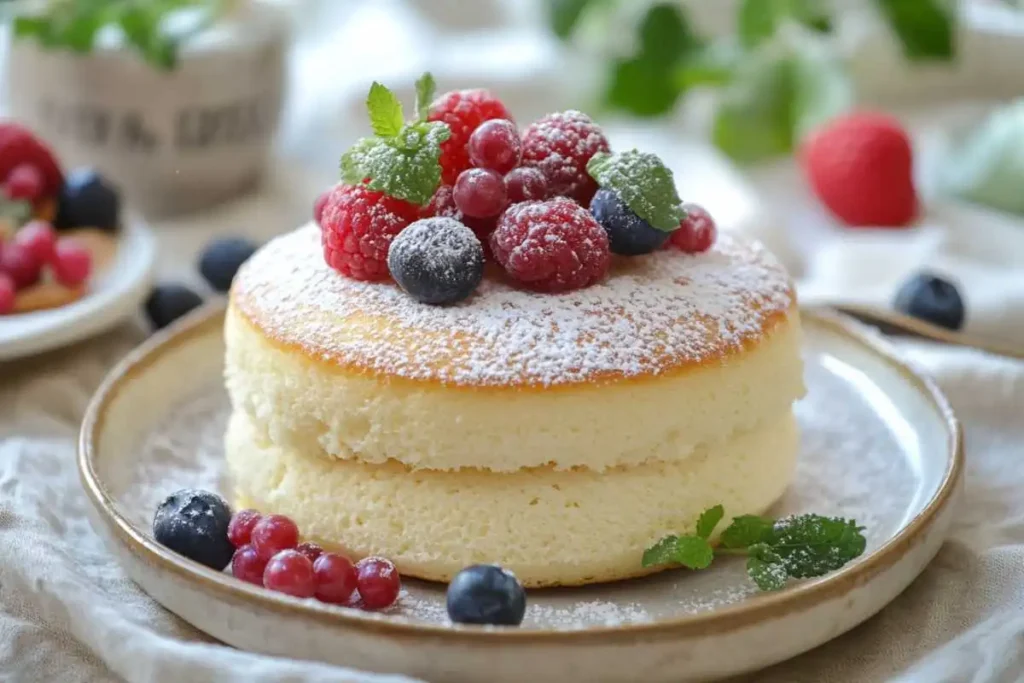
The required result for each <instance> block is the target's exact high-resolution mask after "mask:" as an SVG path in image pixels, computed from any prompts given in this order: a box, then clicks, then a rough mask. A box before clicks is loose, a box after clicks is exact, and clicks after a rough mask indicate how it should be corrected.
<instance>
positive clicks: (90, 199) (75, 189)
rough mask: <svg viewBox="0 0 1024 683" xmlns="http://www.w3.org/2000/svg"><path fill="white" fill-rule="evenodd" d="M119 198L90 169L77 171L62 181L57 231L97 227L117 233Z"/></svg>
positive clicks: (56, 220) (99, 176) (55, 224)
mask: <svg viewBox="0 0 1024 683" xmlns="http://www.w3.org/2000/svg"><path fill="white" fill-rule="evenodd" d="M120 215H121V197H120V195H119V194H118V192H117V189H116V188H115V187H114V186H113V185H111V184H110V183H109V182H108V181H107V180H106V179H105V178H103V176H101V175H100V174H99V173H98V172H96V171H95V170H94V169H91V168H78V169H75V170H74V171H71V173H69V174H68V175H67V177H66V178H65V179H64V186H63V187H61V189H60V194H59V195H58V196H57V217H56V218H55V219H54V221H53V224H54V227H56V228H57V229H58V230H65V229H68V228H99V229H101V230H110V231H113V230H117V227H118V225H119V224H120V221H121V217H120Z"/></svg>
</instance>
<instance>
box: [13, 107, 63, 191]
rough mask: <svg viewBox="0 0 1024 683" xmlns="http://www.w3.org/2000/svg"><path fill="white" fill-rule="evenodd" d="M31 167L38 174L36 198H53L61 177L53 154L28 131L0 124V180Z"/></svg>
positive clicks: (15, 125)
mask: <svg viewBox="0 0 1024 683" xmlns="http://www.w3.org/2000/svg"><path fill="white" fill-rule="evenodd" d="M23 164H27V165H29V166H34V167H35V168H36V170H38V171H39V173H40V174H41V175H42V179H43V186H42V191H41V193H40V196H43V197H55V196H57V193H58V192H59V191H60V188H61V185H63V184H64V174H63V173H62V172H61V170H60V165H59V164H58V163H57V160H56V159H55V158H54V156H53V153H52V152H50V150H49V148H47V147H46V145H44V144H43V143H42V142H41V141H40V140H39V139H38V138H37V137H36V136H35V135H33V134H32V132H31V131H30V130H28V129H27V128H25V127H24V126H20V125H18V124H16V123H10V122H4V123H0V181H3V182H6V181H7V179H8V178H9V177H10V176H11V172H12V171H14V169H16V168H17V167H18V166H21V165H23Z"/></svg>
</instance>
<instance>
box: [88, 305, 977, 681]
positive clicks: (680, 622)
mask: <svg viewBox="0 0 1024 683" xmlns="http://www.w3.org/2000/svg"><path fill="white" fill-rule="evenodd" d="M222 322H223V311H222V310H219V309H213V310H209V309H207V310H204V311H200V312H197V313H196V314H194V315H192V316H190V317H189V318H187V319H185V320H183V321H181V322H180V323H179V324H178V325H176V326H174V327H172V328H171V329H170V330H168V331H167V332H165V333H163V334H161V335H159V336H157V337H154V338H153V339H152V340H150V341H149V342H147V344H146V345H144V346H143V347H142V348H140V349H138V350H137V351H136V352H135V353H133V354H132V355H131V356H130V357H129V358H127V359H126V360H125V361H124V362H123V363H122V364H121V365H120V366H119V367H118V368H117V369H116V370H115V371H114V372H113V373H112V374H111V376H110V377H109V378H108V380H107V381H106V382H105V383H104V385H103V386H102V388H101V389H100V391H99V392H98V394H97V396H96V397H95V399H94V400H93V403H92V406H91V408H90V410H89V413H88V415H87V417H86V420H85V423H84V425H83V430H82V439H81V449H80V456H79V466H80V468H81V474H82V478H83V484H84V486H85V489H86V491H87V493H88V495H89V498H90V500H91V502H92V508H91V512H92V522H93V525H94V526H95V528H96V529H97V531H98V532H99V533H100V534H101V535H102V536H103V537H104V539H105V540H106V542H107V543H108V545H109V547H110V549H111V551H112V552H114V553H116V554H117V556H118V557H119V559H120V560H121V562H122V564H123V566H124V568H125V570H126V571H127V572H128V574H129V575H130V576H131V577H132V578H133V579H134V580H135V581H137V582H138V583H139V584H140V585H141V586H142V587H143V589H144V590H146V591H147V592H149V593H150V594H151V595H152V596H153V597H154V598H155V599H156V600H158V601H159V602H161V603H162V604H163V605H164V606H165V607H167V608H168V609H170V610H171V611H173V612H175V613H176V614H178V615H179V616H181V617H182V618H184V619H186V620H187V621H189V622H191V623H192V624H194V625H195V626H196V627H198V628H200V629H202V630H203V631H206V632H207V633H209V634H210V635H212V636H214V637H216V638H219V639H220V640H223V641H224V642H227V643H229V644H231V645H234V646H236V647H240V648H244V649H250V650H255V651H260V652H266V653H270V654H278V655H284V656H288V657H294V658H300V659H317V660H323V661H327V662H333V663H338V664H343V665H347V666H352V667H357V668H363V669H367V670H372V671H381V672H394V673H404V674H408V675H411V676H417V677H421V678H424V679H426V680H430V681H444V682H446V683H448V682H459V681H522V680H531V681H534V682H536V683H540V682H544V681H588V682H595V681H625V680H644V681H647V682H649V683H650V682H654V681H674V682H678V681H683V680H706V679H710V678H717V677H723V676H727V675H731V674H737V673H741V672H746V671H752V670H756V669H758V668H761V667H764V666H767V665H769V664H772V663H775V662H779V661H781V660H784V659H787V658H789V657H792V656H794V655H796V654H799V653H800V652H803V651H806V650H808V649H810V648H813V647H815V646H817V645H819V644H821V643H823V642H825V641H827V640H829V639H831V638H833V637H835V636H837V635H839V634H841V633H843V632H845V631H847V630H849V629H850V628H853V627H854V626H856V625H857V624H859V623H860V622H862V621H863V620H865V619H867V618H869V617H870V616H871V615H873V614H874V613H876V612H877V611H878V610H880V609H881V608H882V607H884V606H885V605H886V604H887V603H888V602H889V601H890V600H892V599H893V598H894V597H895V596H896V595H897V594H899V592H900V591H902V590H903V589H904V588H905V587H906V586H907V585H908V584H909V583H910V582H911V581H912V580H913V579H914V578H915V577H916V576H917V575H918V574H919V573H920V571H921V570H922V569H923V568H924V567H925V565H926V564H927V563H928V562H929V561H930V560H931V558H932V557H933V556H934V554H935V553H936V551H937V550H938V548H939V546H940V545H941V543H942V540H943V538H944V536H945V533H946V530H947V529H948V526H949V523H950V521H951V519H952V511H953V503H954V501H955V498H956V494H957V492H958V490H959V487H960V480H961V471H962V468H963V454H962V448H961V444H960V432H959V427H958V425H957V423H956V420H955V418H954V417H953V415H952V413H951V411H950V409H949V407H948V404H947V402H946V400H945V398H943V397H942V395H941V394H940V393H939V392H938V390H937V389H936V388H935V387H934V386H933V385H932V384H931V383H930V382H928V381H927V380H925V379H922V378H921V377H919V376H918V375H916V374H915V373H914V372H913V371H911V370H910V369H909V368H907V367H906V366H904V365H903V364H901V363H900V362H899V361H898V360H897V359H896V358H895V357H894V356H893V355H892V354H891V353H890V352H889V350H888V349H887V347H886V346H885V345H884V344H880V343H878V342H875V341H872V340H871V338H869V337H868V336H866V335H865V334H864V333H863V332H861V331H860V328H859V327H857V326H855V325H853V324H852V323H850V322H849V321H847V320H846V319H843V318H838V317H830V316H825V315H821V314H811V313H806V314H805V329H806V342H805V360H806V375H807V383H808V387H809V394H808V396H807V398H806V399H804V400H803V401H802V402H801V403H800V404H799V405H798V406H797V415H798V418H799V421H800V425H801V428H802V434H803V436H802V446H801V449H802V450H801V453H800V461H799V466H798V472H797V477H796V480H795V481H794V483H793V484H792V486H791V487H790V490H789V492H788V494H787V495H786V496H785V498H784V499H783V500H782V501H781V502H780V503H779V504H778V506H777V510H776V511H775V512H777V513H779V514H786V513H791V512H810V511H813V512H818V513H824V514H837V515H843V516H846V517H854V518H856V519H857V520H858V522H860V523H861V524H863V525H864V526H866V527H867V532H866V534H867V536H868V549H867V552H866V553H865V554H864V555H863V556H862V557H861V558H859V559H858V560H857V561H856V562H854V563H851V564H850V565H848V566H847V567H845V568H843V569H842V570H841V571H839V572H836V573H834V574H831V575H829V576H827V577H823V578H821V579H816V580H810V581H804V582H799V583H794V584H792V585H791V586H790V587H788V588H787V589H785V590H783V591H780V592H777V593H772V594H758V593H757V591H756V590H755V589H754V588H753V587H752V586H751V584H750V583H749V581H748V580H747V578H746V576H745V574H744V571H743V566H742V562H729V561H723V562H721V563H717V564H716V566H715V567H714V568H712V569H710V570H708V571H705V572H700V573H694V572H687V571H685V570H680V571H670V572H665V573H663V574H660V575H657V576H654V577H650V578H647V579H642V580H634V581H627V582H620V583H614V584H605V585H599V586H590V587H585V588H579V589H571V590H544V591H533V592H531V593H530V595H529V608H528V611H527V616H526V620H525V622H524V624H523V626H522V627H521V628H518V629H500V628H485V627H484V628H482V627H465V626H460V627H455V626H452V625H450V624H449V623H448V622H447V618H446V615H445V609H444V587H443V586H438V585H432V584H427V583H422V582H414V581H408V582H406V585H405V587H404V592H403V595H402V598H401V600H400V602H399V604H398V605H397V606H396V607H395V608H393V609H392V610H390V611H388V612H386V613H382V614H369V613H364V612H359V611H355V610H350V609H346V608H340V607H331V606H327V605H323V604H320V603H317V602H315V601H300V600H295V599H292V598H289V597H287V596H283V595H279V594H274V593H270V592H268V591H264V590H262V589H259V588H256V587H253V586H250V585H248V584H244V583H242V582H240V581H236V580H234V579H233V578H231V577H230V576H228V575H226V574H220V573H217V572H213V571H210V570H208V569H205V568H203V567H200V566H199V565H196V564H194V563H192V562H190V561H189V560H186V559H184V558H182V557H179V556H177V555H175V554H173V553H171V552H169V551H167V550H165V549H164V548H162V547H161V546H159V545H157V544H156V543H155V542H154V541H153V539H152V537H151V535H150V520H151V518H152V514H153V511H154V509H155V507H156V505H157V504H158V503H159V501H160V500H161V499H162V498H163V497H164V496H165V495H167V494H168V493H170V492H172V491H173V490H176V489H179V488H183V487H204V488H211V489H216V490H220V491H222V492H224V493H227V492H229V491H230V484H229V482H227V481H225V479H224V476H223V467H222V445H221V442H222V437H223V431H224V426H225V422H226V419H227V415H228V403H227V397H226V394H225V392H224V390H223V388H222V386H221V380H220V377H221V373H222V356H223V351H224V345H223V338H222V335H221V326H222ZM637 561H638V562H639V558H637Z"/></svg>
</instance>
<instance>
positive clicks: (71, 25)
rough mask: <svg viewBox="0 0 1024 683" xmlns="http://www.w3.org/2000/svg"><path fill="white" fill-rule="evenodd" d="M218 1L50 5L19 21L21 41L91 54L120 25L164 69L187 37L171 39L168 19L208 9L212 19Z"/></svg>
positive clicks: (107, 0)
mask: <svg viewBox="0 0 1024 683" xmlns="http://www.w3.org/2000/svg"><path fill="white" fill-rule="evenodd" d="M218 6H219V2H217V0H50V1H49V2H48V3H46V4H45V5H44V7H43V9H42V11H37V12H32V13H27V14H22V15H19V16H16V17H15V18H14V35H15V37H17V38H34V39H35V40H37V41H38V42H39V44H40V45H42V46H43V47H46V48H51V49H56V48H63V49H67V50H71V51H72V52H77V53H79V54H85V53H88V52H90V51H91V50H92V49H93V47H94V46H95V44H96V37H97V35H98V34H99V32H100V30H101V29H103V28H104V27H106V26H111V25H113V26H118V27H120V29H121V31H122V32H123V34H124V37H125V41H126V42H127V44H128V45H130V46H131V47H132V48H133V49H135V50H136V51H137V52H138V53H139V54H140V55H141V56H142V58H143V59H144V60H145V61H147V62H148V63H150V64H152V65H153V66H155V67H157V68H159V69H173V68H174V67H175V65H176V64H177V58H178V44H179V43H180V42H181V40H182V38H183V37H184V36H182V35H170V34H168V33H167V31H166V25H165V20H166V18H167V17H168V15H170V14H171V13H173V12H176V11H178V10H182V9H187V8H190V7H206V8H208V9H210V10H211V16H212V15H213V14H214V13H215V12H216V10H217V8H218Z"/></svg>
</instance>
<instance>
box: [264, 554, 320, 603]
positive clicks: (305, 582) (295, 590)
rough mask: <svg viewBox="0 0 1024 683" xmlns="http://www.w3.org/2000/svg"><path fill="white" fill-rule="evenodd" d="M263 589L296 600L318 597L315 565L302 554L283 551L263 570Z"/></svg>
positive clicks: (271, 559)
mask: <svg viewBox="0 0 1024 683" xmlns="http://www.w3.org/2000/svg"><path fill="white" fill-rule="evenodd" d="M263 587H264V588H269V589H270V590H272V591H277V592H278V593H286V594H288V595H293V596H295V597H296V598H311V597H313V596H314V595H316V577H315V576H314V574H313V563H312V562H310V561H309V558H308V557H306V556H305V555H303V554H302V553H299V552H296V551H294V550H282V551H281V552H279V553H277V554H276V555H274V556H273V557H272V558H270V562H268V563H267V568H266V569H264V570H263Z"/></svg>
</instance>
